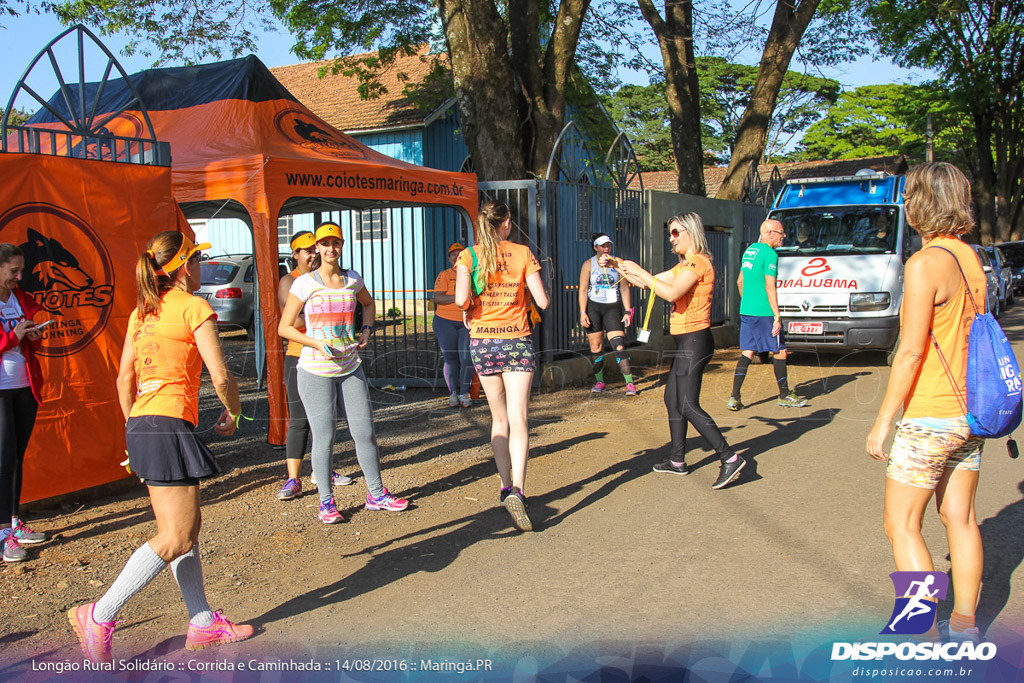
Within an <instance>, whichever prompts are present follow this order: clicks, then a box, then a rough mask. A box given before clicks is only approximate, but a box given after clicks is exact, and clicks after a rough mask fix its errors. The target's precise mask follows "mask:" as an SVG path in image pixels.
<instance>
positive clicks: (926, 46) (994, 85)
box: [865, 0, 1024, 241]
mask: <svg viewBox="0 0 1024 683" xmlns="http://www.w3.org/2000/svg"><path fill="white" fill-rule="evenodd" d="M865 12H866V14H867V16H868V17H869V18H870V20H871V23H872V26H873V29H874V33H875V37H876V39H877V40H878V43H879V45H880V46H881V47H882V50H883V52H884V53H885V54H887V55H890V56H891V57H893V59H894V60H895V61H896V62H897V63H898V64H901V65H903V66H924V67H928V68H931V69H935V70H938V71H939V72H940V74H941V76H940V79H939V83H938V84H939V86H940V87H942V88H944V89H945V90H947V91H948V92H949V94H950V97H951V98H952V99H953V100H955V101H957V102H959V103H961V105H962V106H963V108H964V110H965V111H966V112H967V114H968V116H969V118H970V123H971V127H972V129H973V134H972V138H973V143H974V144H973V150H972V152H973V153H972V154H970V155H969V157H968V162H969V169H970V170H971V172H972V174H973V176H974V178H973V180H974V182H973V188H974V193H975V200H976V203H977V208H978V218H979V225H980V229H981V236H982V239H984V240H986V241H988V240H993V239H994V240H1000V239H1009V238H1011V237H1013V238H1016V237H1019V236H1020V235H1021V233H1022V231H1024V68H1022V67H1021V65H1022V64H1024V3H1020V2H1004V1H1003V0H884V1H883V2H878V3H870V2H865ZM997 197H998V199H999V201H998V202H996V198H997ZM997 207H998V208H997Z"/></svg>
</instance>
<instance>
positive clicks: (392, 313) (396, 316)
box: [385, 306, 402, 320]
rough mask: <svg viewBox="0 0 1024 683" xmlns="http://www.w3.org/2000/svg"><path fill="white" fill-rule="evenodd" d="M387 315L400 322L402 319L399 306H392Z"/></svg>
mask: <svg viewBox="0 0 1024 683" xmlns="http://www.w3.org/2000/svg"><path fill="white" fill-rule="evenodd" d="M385 315H386V316H387V317H389V318H391V319H392V320H398V319H399V318H401V317H402V309H401V308H399V307H398V306H392V307H391V308H389V309H388V312H387V313H385Z"/></svg>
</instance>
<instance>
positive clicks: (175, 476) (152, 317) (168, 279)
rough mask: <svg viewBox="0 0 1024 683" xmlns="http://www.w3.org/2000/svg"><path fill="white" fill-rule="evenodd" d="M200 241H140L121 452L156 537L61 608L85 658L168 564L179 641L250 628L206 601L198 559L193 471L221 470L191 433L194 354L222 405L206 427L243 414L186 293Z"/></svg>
mask: <svg viewBox="0 0 1024 683" xmlns="http://www.w3.org/2000/svg"><path fill="white" fill-rule="evenodd" d="M209 246H210V245H209V244H199V245H196V244H193V243H192V241H191V240H190V239H188V238H187V237H185V236H184V235H183V234H181V233H179V232H170V231H168V232H162V233H160V234H159V235H157V236H156V237H154V238H153V239H151V240H150V241H149V245H148V248H147V250H146V252H145V253H144V254H142V255H141V256H139V262H138V264H137V265H136V267H135V275H136V280H137V281H138V287H139V295H138V308H136V309H135V310H134V311H132V314H131V316H130V317H129V319H128V333H127V334H126V335H125V340H124V352H123V353H122V354H121V367H120V371H119V372H118V375H117V391H118V396H119V398H120V401H121V410H122V411H123V412H124V418H125V422H126V424H125V440H126V442H127V445H128V459H129V461H130V463H131V468H132V471H133V472H135V474H137V475H138V477H139V478H140V479H142V480H143V481H144V483H145V484H146V486H147V487H148V488H149V500H150V503H151V505H152V506H153V515H154V516H155V517H156V536H154V537H153V538H151V539H149V541H148V542H146V543H143V544H142V546H141V547H140V548H139V549H138V550H136V551H135V553H134V554H133V555H132V556H131V557H130V558H129V559H128V563H127V564H125V566H124V569H122V570H121V573H120V575H118V577H117V580H115V581H114V583H113V584H111V586H110V589H109V590H108V591H107V592H106V593H105V594H104V595H103V597H102V598H100V599H99V600H98V601H96V602H95V603H88V604H85V605H82V606H80V607H73V608H72V609H71V610H69V611H68V619H69V620H70V621H71V625H72V627H73V628H74V629H75V634H76V635H77V636H78V640H79V643H80V644H81V646H82V652H83V653H84V654H85V656H86V657H87V658H88V659H90V660H92V661H94V662H110V661H112V657H111V653H110V641H111V637H112V636H113V634H114V625H115V622H114V618H115V617H116V616H117V613H118V611H120V609H121V607H123V606H124V604H125V603H126V602H128V600H129V599H130V598H131V597H132V596H134V595H135V594H136V593H138V592H139V591H141V590H142V589H143V588H144V587H145V586H146V584H148V583H149V582H150V581H152V580H153V579H154V578H156V575H157V574H159V573H160V572H161V571H163V570H164V568H165V567H167V565H168V564H170V566H171V571H172V572H173V573H174V579H175V581H177V582H178V586H179V587H180V588H181V594H182V597H184V598H185V606H186V607H187V608H188V613H189V625H188V634H187V635H186V636H185V647H186V648H187V649H189V650H200V649H202V648H206V647H209V646H211V645H219V644H221V643H233V642H235V641H239V640H245V639H246V638H249V637H251V636H252V634H253V628H252V627H251V626H240V625H236V624H233V623H231V622H230V621H228V620H227V619H225V618H224V617H223V616H221V613H220V612H214V611H213V610H211V609H210V606H209V604H208V603H207V602H206V590H205V587H204V585H203V570H202V566H201V565H200V562H199V530H200V527H201V525H202V514H201V513H200V510H199V480H200V479H204V478H206V477H209V476H212V475H215V474H219V473H220V467H219V466H218V465H217V461H216V460H214V458H213V454H212V453H211V452H210V449H208V448H207V447H206V445H205V444H204V443H203V442H202V441H200V440H199V437H197V436H196V434H195V432H194V430H195V427H196V424H197V422H198V416H199V382H200V380H201V374H202V369H203V363H205V364H206V368H207V370H208V371H209V373H210V378H211V379H212V380H213V386H214V389H216V391H217V398H219V399H220V401H221V403H222V404H223V405H224V410H223V411H222V412H221V414H220V417H219V418H217V424H216V425H215V426H214V428H213V429H214V431H215V432H216V433H218V434H220V435H221V436H231V435H232V434H234V432H235V428H236V427H237V426H238V420H239V418H240V417H241V413H242V405H241V403H240V401H239V399H238V386H237V385H236V384H235V378H234V377H233V376H232V375H231V373H230V371H228V368H227V365H226V364H225V362H224V355H223V353H222V352H221V348H220V338H219V337H218V336H217V314H216V313H214V312H213V309H212V308H210V304H208V303H207V302H206V300H205V299H202V298H200V297H197V296H193V295H192V292H194V291H195V290H197V289H199V284H200V270H199V251H200V250H201V249H207V248H209Z"/></svg>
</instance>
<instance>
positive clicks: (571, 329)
mask: <svg viewBox="0 0 1024 683" xmlns="http://www.w3.org/2000/svg"><path fill="white" fill-rule="evenodd" d="M479 189H480V194H481V195H482V197H486V198H487V199H496V200H500V201H503V202H505V203H506V204H508V206H509V208H510V209H511V211H512V221H513V226H515V227H514V230H513V234H512V236H511V239H512V240H513V241H516V242H518V243H520V244H525V245H527V246H529V247H530V249H531V250H532V251H533V252H534V255H536V257H537V259H538V260H539V261H540V263H541V269H542V270H541V275H542V277H543V279H544V284H545V286H546V287H547V289H548V292H549V294H550V298H551V305H550V306H549V307H548V310H547V311H545V312H544V313H543V315H542V322H541V325H540V338H541V347H540V348H541V351H542V353H543V358H544V359H545V360H552V359H554V358H559V357H564V356H566V355H571V354H573V353H577V352H585V351H586V350H587V348H588V345H587V337H586V332H585V331H584V330H583V328H582V327H581V326H580V323H579V317H580V310H579V303H578V299H579V285H580V268H581V266H582V265H583V262H584V261H585V260H586V259H588V258H590V257H591V256H593V255H594V250H593V246H592V245H593V235H594V233H599V232H600V233H605V234H607V235H608V236H609V237H611V238H612V241H613V242H614V247H613V253H614V254H615V255H616V256H620V257H623V258H628V259H632V260H640V259H641V257H642V254H643V253H644V241H645V240H646V239H648V233H647V231H645V230H644V194H643V192H642V191H639V190H625V189H617V188H615V187H601V186H596V185H590V184H586V183H567V182H561V181H553V180H514V181H500V182H488V183H480V185H479ZM631 294H632V297H633V300H632V305H633V308H634V309H635V310H637V311H642V310H643V306H644V305H646V302H647V293H646V292H644V291H641V290H639V289H638V288H636V287H634V288H632V290H631ZM628 335H629V338H630V339H632V335H633V333H632V331H630V332H629V333H628Z"/></svg>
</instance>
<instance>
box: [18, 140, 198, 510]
mask: <svg viewBox="0 0 1024 683" xmlns="http://www.w3.org/2000/svg"><path fill="white" fill-rule="evenodd" d="M0 177H4V178H12V179H13V178H17V182H7V183H3V184H0V242H11V243H13V244H15V245H17V246H18V247H20V248H21V250H22V251H23V252H24V254H25V271H24V275H23V277H22V281H21V288H22V289H23V290H25V291H26V292H28V293H29V294H30V295H31V296H33V297H34V298H35V300H36V301H37V302H39V304H40V305H41V306H42V307H43V310H42V311H41V312H40V313H38V314H37V315H36V317H35V320H36V322H43V321H44V320H53V321H54V322H53V324H51V325H50V326H49V327H48V328H47V330H46V331H45V332H44V333H43V334H44V337H43V343H42V346H41V347H40V349H39V351H38V352H37V353H38V355H39V358H40V362H41V365H42V369H43V376H44V377H45V385H44V387H43V391H42V398H43V404H42V405H41V406H40V407H39V414H38V417H37V419H36V426H35V430H34V431H33V433H32V438H31V440H30V442H29V447H28V452H27V453H26V456H25V468H24V474H25V480H24V488H23V492H22V502H27V501H32V500H39V499H41V498H49V497H51V496H57V495H61V494H64V493H69V492H71V491H78V490H81V489H85V488H89V487H91V486H97V485H99V484H105V483H108V482H111V481H115V480H117V479H122V478H124V477H125V476H126V473H125V470H124V468H123V467H121V466H120V465H119V464H118V463H120V462H121V460H123V459H124V417H123V416H122V414H121V409H120V407H119V405H118V400H117V390H116V387H115V384H114V380H115V378H116V377H117V370H118V365H119V363H120V359H121V349H122V346H123V344H124V336H125V330H126V328H127V324H128V316H129V314H130V313H131V311H132V309H134V308H135V300H136V286H135V264H136V261H137V260H138V257H139V254H140V253H141V252H142V251H143V250H144V249H145V248H146V247H145V245H146V242H147V241H148V240H149V238H150V237H152V236H153V235H154V234H156V233H158V232H160V231H161V230H168V229H183V231H185V232H186V234H190V235H191V230H190V229H189V228H188V226H187V223H185V222H184V220H183V219H179V216H180V215H181V214H180V212H179V211H178V210H177V206H176V204H175V203H174V201H173V199H172V197H171V171H170V169H169V168H157V167H152V166H140V165H130V164H120V163H112V162H97V161H83V160H78V159H68V158H61V157H48V156H41V155H34V154H0ZM182 224H184V226H183V225H182Z"/></svg>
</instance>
